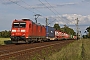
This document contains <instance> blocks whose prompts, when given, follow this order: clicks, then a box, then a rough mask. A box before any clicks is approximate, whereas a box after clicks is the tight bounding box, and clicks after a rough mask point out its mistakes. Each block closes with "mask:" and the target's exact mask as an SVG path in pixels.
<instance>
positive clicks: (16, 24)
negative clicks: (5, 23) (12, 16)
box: [13, 22, 26, 28]
mask: <svg viewBox="0 0 90 60" xmlns="http://www.w3.org/2000/svg"><path fill="white" fill-rule="evenodd" d="M13 27H14V28H25V27H26V23H25V22H15V23H13Z"/></svg>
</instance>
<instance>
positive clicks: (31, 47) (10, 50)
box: [0, 40, 73, 60]
mask: <svg viewBox="0 0 90 60" xmlns="http://www.w3.org/2000/svg"><path fill="white" fill-rule="evenodd" d="M72 41H73V40H64V41H53V42H44V43H35V44H20V45H9V46H2V48H0V59H1V60H8V59H9V58H11V57H16V58H18V57H21V56H23V55H28V54H29V55H32V54H33V53H35V52H36V51H39V50H41V49H44V48H47V47H50V46H64V45H66V44H68V43H70V42H72Z"/></svg>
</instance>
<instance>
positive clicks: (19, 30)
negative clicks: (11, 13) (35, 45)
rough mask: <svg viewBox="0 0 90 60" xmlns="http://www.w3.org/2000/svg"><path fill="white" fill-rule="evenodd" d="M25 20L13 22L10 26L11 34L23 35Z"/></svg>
mask: <svg viewBox="0 0 90 60" xmlns="http://www.w3.org/2000/svg"><path fill="white" fill-rule="evenodd" d="M25 28H26V23H25V22H14V23H13V26H12V30H11V32H12V36H24V35H25V31H26V30H25Z"/></svg>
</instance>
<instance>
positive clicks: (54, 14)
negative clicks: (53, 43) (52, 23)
mask: <svg viewBox="0 0 90 60" xmlns="http://www.w3.org/2000/svg"><path fill="white" fill-rule="evenodd" d="M38 1H39V2H40V3H42V4H43V5H44V6H46V5H45V4H44V3H43V2H42V1H41V0H38ZM51 7H52V6H51ZM46 8H47V9H49V10H50V11H51V12H52V13H53V14H54V15H56V16H58V15H57V14H56V13H55V12H54V11H53V10H52V9H50V8H49V7H48V6H46ZM58 18H59V19H60V20H61V17H60V16H58ZM54 20H57V19H55V18H54ZM62 20H63V19H62Z"/></svg>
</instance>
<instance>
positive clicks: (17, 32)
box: [11, 19, 46, 43]
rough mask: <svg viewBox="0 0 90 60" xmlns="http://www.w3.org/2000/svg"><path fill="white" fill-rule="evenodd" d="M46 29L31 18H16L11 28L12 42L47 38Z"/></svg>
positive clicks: (27, 41)
mask: <svg viewBox="0 0 90 60" xmlns="http://www.w3.org/2000/svg"><path fill="white" fill-rule="evenodd" d="M45 37H46V29H45V27H44V26H43V25H40V24H36V23H34V22H33V21H31V20H30V19H22V20H16V19H15V20H14V21H13V23H12V28H11V41H12V43H29V42H35V41H42V40H45V39H46V38H45Z"/></svg>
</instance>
